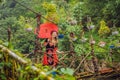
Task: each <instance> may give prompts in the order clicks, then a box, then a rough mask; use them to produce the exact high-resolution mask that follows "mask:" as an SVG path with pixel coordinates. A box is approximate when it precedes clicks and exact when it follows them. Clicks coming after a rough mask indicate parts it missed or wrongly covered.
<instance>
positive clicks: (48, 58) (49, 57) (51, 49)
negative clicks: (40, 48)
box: [43, 39, 58, 66]
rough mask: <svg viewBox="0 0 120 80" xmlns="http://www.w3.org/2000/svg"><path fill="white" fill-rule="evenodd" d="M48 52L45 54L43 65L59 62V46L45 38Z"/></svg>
mask: <svg viewBox="0 0 120 80" xmlns="http://www.w3.org/2000/svg"><path fill="white" fill-rule="evenodd" d="M44 44H45V45H46V52H45V53H44V56H43V65H54V66H56V65H57V63H58V57H57V54H56V50H57V46H54V44H53V43H51V42H48V39H46V40H45V43H44Z"/></svg>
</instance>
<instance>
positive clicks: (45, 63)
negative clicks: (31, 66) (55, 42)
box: [43, 48, 58, 66]
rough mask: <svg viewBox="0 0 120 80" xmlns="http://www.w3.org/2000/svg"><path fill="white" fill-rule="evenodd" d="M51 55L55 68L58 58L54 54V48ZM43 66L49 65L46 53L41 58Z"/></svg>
mask: <svg viewBox="0 0 120 80" xmlns="http://www.w3.org/2000/svg"><path fill="white" fill-rule="evenodd" d="M52 54H53V65H54V66H56V64H57V63H58V56H57V54H56V48H55V49H54V51H53V53H52ZM43 65H49V63H48V59H47V54H46V53H44V56H43Z"/></svg>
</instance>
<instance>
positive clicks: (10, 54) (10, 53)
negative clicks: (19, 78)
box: [0, 45, 54, 80]
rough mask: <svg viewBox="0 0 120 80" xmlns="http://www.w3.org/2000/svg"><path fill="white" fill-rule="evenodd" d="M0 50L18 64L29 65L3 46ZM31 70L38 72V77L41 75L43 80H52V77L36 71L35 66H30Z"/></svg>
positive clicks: (38, 70)
mask: <svg viewBox="0 0 120 80" xmlns="http://www.w3.org/2000/svg"><path fill="white" fill-rule="evenodd" d="M0 50H2V51H3V52H7V53H8V55H9V56H11V57H13V58H14V59H15V60H17V61H18V62H20V63H22V64H24V65H25V66H26V65H30V64H29V63H28V62H27V61H26V60H24V59H23V58H22V57H20V56H18V55H17V54H15V53H14V52H12V51H10V50H9V49H7V48H6V47H4V46H3V45H0ZM31 69H32V70H33V71H36V72H38V73H39V74H40V75H42V76H43V77H44V78H45V79H47V80H54V79H53V78H52V77H49V76H47V74H46V73H45V72H43V71H41V70H40V69H38V68H37V67H35V66H31Z"/></svg>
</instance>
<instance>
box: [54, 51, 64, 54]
mask: <svg viewBox="0 0 120 80" xmlns="http://www.w3.org/2000/svg"><path fill="white" fill-rule="evenodd" d="M56 52H57V53H59V54H62V53H64V52H63V51H59V50H56Z"/></svg>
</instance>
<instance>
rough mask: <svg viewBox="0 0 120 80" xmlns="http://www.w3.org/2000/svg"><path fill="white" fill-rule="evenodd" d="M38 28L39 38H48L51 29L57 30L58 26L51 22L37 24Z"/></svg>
mask: <svg viewBox="0 0 120 80" xmlns="http://www.w3.org/2000/svg"><path fill="white" fill-rule="evenodd" d="M39 29H40V30H39V32H38V37H39V38H50V37H51V32H52V31H56V32H58V26H57V25H55V24H53V23H43V24H41V25H40V26H39Z"/></svg>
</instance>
